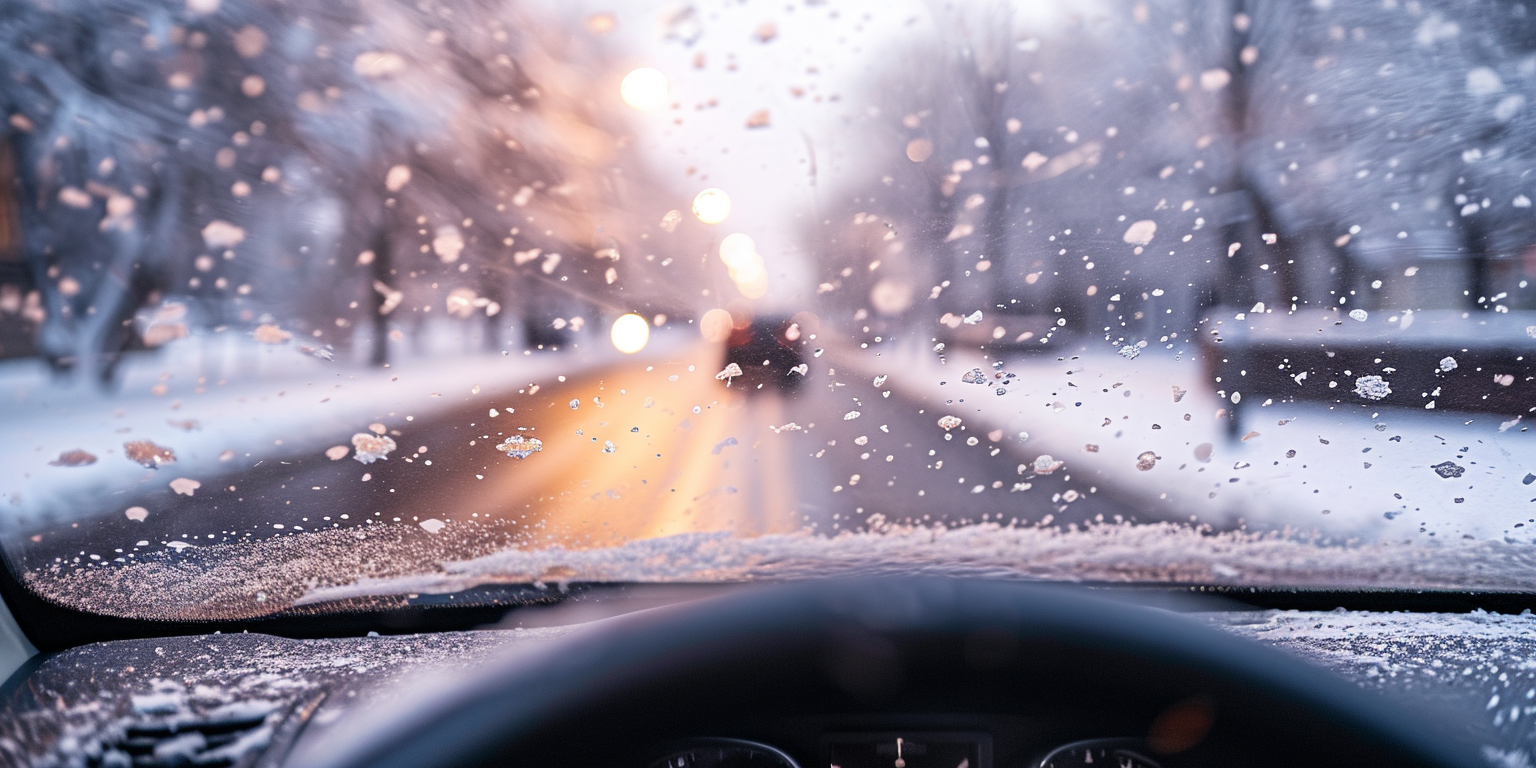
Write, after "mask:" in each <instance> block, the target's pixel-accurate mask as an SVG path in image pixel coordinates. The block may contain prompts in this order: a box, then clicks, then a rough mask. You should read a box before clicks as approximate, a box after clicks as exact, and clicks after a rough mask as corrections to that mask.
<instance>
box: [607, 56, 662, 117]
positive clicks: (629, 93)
mask: <svg viewBox="0 0 1536 768" xmlns="http://www.w3.org/2000/svg"><path fill="white" fill-rule="evenodd" d="M671 90H672V89H671V86H670V85H668V84H667V76H666V75H664V74H662V73H661V70H659V69H654V68H652V67H640V68H639V69H636V70H634V71H632V72H630V73H629V74H627V75H625V76H624V80H623V81H622V82H620V83H619V95H620V96H622V97H624V103H625V104H628V105H630V106H631V107H634V108H635V109H639V110H643V111H646V112H649V111H650V110H653V109H657V108H659V107H661V106H662V105H664V104H666V103H667V97H668V96H669V95H670V94H671Z"/></svg>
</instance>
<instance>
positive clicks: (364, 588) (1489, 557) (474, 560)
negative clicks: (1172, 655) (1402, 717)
mask: <svg viewBox="0 0 1536 768" xmlns="http://www.w3.org/2000/svg"><path fill="white" fill-rule="evenodd" d="M498 540H499V541H500V542H502V543H501V545H500V546H499V547H498V546H496V545H494V542H496V541H498ZM466 555H468V556H467V557H466ZM1533 560H1536V553H1533V552H1532V551H1531V550H1530V548H1529V547H1527V546H1520V545H1516V544H1509V543H1505V542H1495V541H1474V540H1467V539H1460V540H1457V539H1451V540H1443V541H1438V542H1433V543H1425V542H1423V541H1412V542H1409V541H1376V542H1368V543H1356V542H1349V541H1343V542H1340V541H1333V540H1328V539H1324V538H1321V537H1318V536H1317V535H1315V534H1310V535H1309V534H1305V533H1299V532H1294V531H1293V532H1283V531H1282V532H1274V533H1249V532H1243V531H1233V532H1222V533H1216V532H1211V531H1209V530H1208V529H1203V528H1194V527H1190V526H1185V525H1177V524H1170V523H1157V524H1118V525H1112V524H1101V525H1091V526H1088V527H1079V528H1068V529H1060V528H1052V527H1010V526H1000V525H995V524H976V525H968V526H961V527H955V528H938V527H934V528H925V527H904V526H888V527H885V528H882V529H881V530H879V531H874V532H860V533H844V534H840V535H835V536H823V535H815V534H811V533H805V532H802V533H793V534H772V535H765V536H758V537H755V538H741V537H737V536H733V535H731V534H729V533H724V532H721V533H691V534H681V535H675V536H663V537H656V538H651V539H643V540H637V541H631V542H627V543H624V544H621V545H618V546H611V547H593V548H588V549H575V548H561V547H550V548H511V547H509V545H508V540H507V539H506V538H505V537H502V538H499V539H498V538H497V537H493V536H490V535H487V530H486V529H485V527H483V526H479V525H474V524H469V523H463V522H455V523H451V524H448V525H446V526H445V527H444V528H442V529H441V530H440V531H439V532H438V533H435V534H431V533H426V532H424V531H423V530H422V529H421V528H419V527H418V526H415V525H404V524H401V525H385V526H377V527H373V528H370V529H369V530H368V531H366V532H364V531H359V530H331V531H321V532H306V533H303V534H296V535H293V536H286V537H280V538H275V539H270V540H264V541H259V542H251V543H240V544H220V545H213V546H208V547H197V548H188V549H186V550H182V551H180V552H175V551H169V550H167V551H164V552H160V553H157V554H155V555H154V556H153V557H149V558H144V559H141V560H140V561H139V562H136V563H133V564H129V565H125V566H121V567H96V568H84V569H62V568H60V567H58V566H50V567H47V568H45V569H38V570H33V571H31V572H29V573H28V574H27V582H28V584H29V585H30V586H31V587H32V588H33V589H34V590H37V591H38V592H39V593H40V594H42V595H43V596H44V597H46V598H47V599H49V600H52V601H54V602H58V603H61V604H64V605H68V606H70V607H74V608H79V609H82V610H90V611H93V612H96V613H101V614H107V615H114V616H135V617H141V618H153V619H167V620H181V621H190V620H211V619H238V618H251V617H256V616H262V615H270V614H273V613H278V612H282V611H303V612H309V611H335V610H349V609H356V608H361V607H365V606H383V605H391V604H399V603H400V602H401V601H403V600H405V599H406V598H407V597H408V596H411V595H415V594H420V593H445V592H457V591H460V590H464V589H468V588H471V587H474V586H477V585H485V584H535V585H540V584H543V585H550V584H562V583H569V582H603V581H607V582H719V581H755V580H786V579H803V578H813V577H818V576H828V575H857V574H892V573H903V574H930V575H968V576H987V577H994V578H1019V579H1040V580H1056V581H1072V582H1096V581H1103V582H1162V583H1190V584H1196V583H1198V584H1226V585H1278V586H1316V587H1322V586H1335V587H1337V586H1347V587H1357V588H1358V587H1386V586H1390V587H1406V588H1461V589H1468V588H1473V589H1524V590H1532V589H1536V575H1533V574H1536V568H1533V565H1536V562H1533ZM146 595H153V596H154V597H153V598H146V597H145V596H146Z"/></svg>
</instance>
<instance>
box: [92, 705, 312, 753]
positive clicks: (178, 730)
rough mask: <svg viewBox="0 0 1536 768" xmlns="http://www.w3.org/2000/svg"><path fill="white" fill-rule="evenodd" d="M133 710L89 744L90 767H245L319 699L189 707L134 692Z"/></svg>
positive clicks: (285, 737) (282, 739)
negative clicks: (299, 701)
mask: <svg viewBox="0 0 1536 768" xmlns="http://www.w3.org/2000/svg"><path fill="white" fill-rule="evenodd" d="M134 699H135V701H134V709H135V715H134V716H131V717H129V718H125V719H123V720H120V721H118V723H117V724H116V725H115V726H114V727H113V728H112V729H110V731H109V732H108V733H107V734H104V736H103V738H101V739H100V741H98V742H97V743H96V744H95V745H93V748H89V749H87V750H86V755H85V757H86V765H87V766H89V767H90V768H193V767H194V766H195V767H196V768H248V767H249V766H254V765H256V764H257V761H258V760H260V759H261V758H262V756H263V754H264V753H266V752H268V751H269V748H270V747H272V746H274V744H276V743H286V742H288V741H290V740H291V738H292V736H293V735H295V733H296V731H297V729H298V728H299V727H302V725H303V722H304V721H305V720H307V719H308V716H309V714H310V713H312V712H313V711H314V707H315V705H317V704H319V700H318V698H317V699H315V700H313V701H308V702H304V703H303V704H301V705H297V706H296V705H295V703H294V702H292V701H273V700H270V699H253V700H247V701H238V702H233V703H228V704H224V705H221V706H218V707H214V708H211V709H206V710H203V711H200V712H194V711H192V710H191V708H189V707H187V706H185V704H184V703H181V702H174V703H172V702H166V703H165V704H161V703H159V702H157V701H155V700H154V699H155V697H137V696H136V697H134Z"/></svg>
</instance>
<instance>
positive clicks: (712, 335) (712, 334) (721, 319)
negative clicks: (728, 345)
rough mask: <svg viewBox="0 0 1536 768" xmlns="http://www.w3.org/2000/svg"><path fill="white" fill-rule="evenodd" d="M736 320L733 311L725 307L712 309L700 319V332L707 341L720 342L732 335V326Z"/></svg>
mask: <svg viewBox="0 0 1536 768" xmlns="http://www.w3.org/2000/svg"><path fill="white" fill-rule="evenodd" d="M734 323H735V321H734V320H733V319H732V318H731V313H730V312H727V311H725V310H723V309H711V310H710V311H708V312H705V313H704V317H702V318H700V319H699V333H700V334H702V335H703V336H704V340H705V341H712V342H715V343H719V342H722V341H725V340H726V339H728V338H730V337H731V326H732V325H734Z"/></svg>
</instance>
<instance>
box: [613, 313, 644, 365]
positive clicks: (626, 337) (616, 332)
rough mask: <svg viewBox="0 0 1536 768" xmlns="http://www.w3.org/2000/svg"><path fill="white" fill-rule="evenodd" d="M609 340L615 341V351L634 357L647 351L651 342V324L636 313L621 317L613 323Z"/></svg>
mask: <svg viewBox="0 0 1536 768" xmlns="http://www.w3.org/2000/svg"><path fill="white" fill-rule="evenodd" d="M608 338H610V339H612V340H613V346H614V348H615V349H618V350H619V351H620V352H623V353H624V354H626V355H633V354H634V353H636V352H639V351H640V350H642V349H645V345H646V344H647V343H649V342H650V340H651V324H650V323H648V322H646V320H645V318H643V317H641V316H640V315H638V314H635V313H634V312H630V313H628V314H624V315H619V319H617V320H614V321H613V328H612V329H611V330H610V331H609V333H608Z"/></svg>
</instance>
